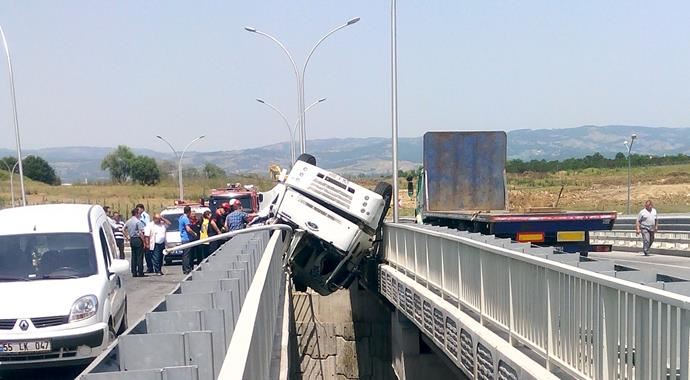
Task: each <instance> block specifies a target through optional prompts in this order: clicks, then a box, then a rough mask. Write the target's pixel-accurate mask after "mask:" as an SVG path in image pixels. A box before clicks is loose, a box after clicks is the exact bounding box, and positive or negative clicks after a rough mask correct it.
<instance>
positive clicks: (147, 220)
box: [137, 203, 151, 225]
mask: <svg viewBox="0 0 690 380" xmlns="http://www.w3.org/2000/svg"><path fill="white" fill-rule="evenodd" d="M137 208H138V209H139V219H140V220H141V221H142V222H144V225H147V224H149V223H151V216H149V214H148V213H147V212H146V209H145V208H144V205H143V204H141V203H139V204H138V205H137Z"/></svg>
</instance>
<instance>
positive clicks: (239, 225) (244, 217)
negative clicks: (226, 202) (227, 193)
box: [225, 199, 256, 231]
mask: <svg viewBox="0 0 690 380" xmlns="http://www.w3.org/2000/svg"><path fill="white" fill-rule="evenodd" d="M233 203H234V205H233V206H234V211H233V212H231V213H230V214H229V215H228V217H227V218H226V219H225V228H226V229H227V230H228V231H237V230H241V229H243V228H244V227H246V226H247V223H249V222H251V221H252V219H254V217H255V216H256V214H247V213H246V212H244V211H243V210H242V202H240V200H239V199H235V200H234V201H233Z"/></svg>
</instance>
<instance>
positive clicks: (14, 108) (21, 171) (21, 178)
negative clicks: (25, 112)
mask: <svg viewBox="0 0 690 380" xmlns="http://www.w3.org/2000/svg"><path fill="white" fill-rule="evenodd" d="M0 37H2V45H3V46H4V47H5V55H6V56H7V69H8V71H9V75H10V95H11V96H10V97H11V98H12V113H13V115H14V138H15V144H16V145H17V162H18V163H19V183H20V184H21V189H22V206H26V191H25V190H24V168H23V166H22V144H21V142H20V140H19V119H18V118H17V98H16V96H15V92H14V71H13V70H12V59H11V58H10V48H9V47H8V46H7V40H6V39H5V32H3V30H2V26H0ZM12 206H13V207H14V203H13V204H12Z"/></svg>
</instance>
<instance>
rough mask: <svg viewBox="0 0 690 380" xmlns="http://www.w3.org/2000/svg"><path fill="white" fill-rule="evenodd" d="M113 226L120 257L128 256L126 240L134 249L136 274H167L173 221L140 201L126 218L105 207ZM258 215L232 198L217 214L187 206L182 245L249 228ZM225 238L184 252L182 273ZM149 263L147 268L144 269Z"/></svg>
mask: <svg viewBox="0 0 690 380" xmlns="http://www.w3.org/2000/svg"><path fill="white" fill-rule="evenodd" d="M103 209H104V210H105V212H106V214H107V215H108V218H109V221H110V225H111V227H112V229H113V234H114V236H115V241H116V243H117V247H118V250H119V256H120V259H124V258H125V251H124V247H125V241H129V245H130V247H131V249H132V257H131V259H130V267H131V272H132V276H133V277H144V276H145V273H149V274H152V275H158V276H162V275H163V256H164V255H163V250H164V249H165V243H166V240H165V234H166V230H167V228H168V226H169V225H170V221H169V220H167V219H166V218H164V217H162V216H161V215H160V214H159V213H155V214H154V215H153V218H151V217H150V215H149V214H148V213H147V212H146V209H145V207H144V205H143V204H141V203H140V204H138V205H136V207H134V208H133V209H132V210H131V216H130V218H129V219H128V220H127V221H126V222H123V221H122V216H121V215H120V213H119V212H117V211H115V212H112V213H111V212H110V207H108V206H104V207H103ZM254 216H255V214H248V213H246V212H244V210H242V203H241V202H240V201H239V200H237V199H234V200H231V202H229V203H223V204H222V206H221V207H219V208H218V209H217V210H216V212H215V213H214V214H211V211H208V210H207V211H205V212H204V213H203V214H202V215H201V217H200V218H198V217H197V215H195V214H193V213H192V208H191V206H185V207H184V209H183V215H182V216H181V217H180V218H179V221H178V223H179V225H178V227H179V231H180V242H181V243H182V244H185V243H189V242H192V241H196V240H199V239H201V240H205V239H208V238H209V237H211V236H216V235H220V234H222V233H225V232H228V231H235V230H239V229H242V228H245V227H246V225H247V223H249V222H251V221H252V219H253V218H254ZM226 241H227V239H225V240H215V241H212V242H206V243H203V244H200V245H198V246H195V247H193V248H188V249H185V250H183V251H182V273H184V274H188V273H189V272H191V271H192V269H193V268H194V265H195V264H197V265H198V264H199V263H200V262H201V261H202V260H203V259H205V258H206V257H208V256H209V255H210V254H211V253H213V252H215V250H216V249H218V247H220V246H221V245H222V244H223V243H225V242H226ZM144 262H146V271H144Z"/></svg>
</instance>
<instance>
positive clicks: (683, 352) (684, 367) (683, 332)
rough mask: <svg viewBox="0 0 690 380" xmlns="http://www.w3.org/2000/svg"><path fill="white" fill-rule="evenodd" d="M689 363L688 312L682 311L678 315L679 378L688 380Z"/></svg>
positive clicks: (689, 333)
mask: <svg viewBox="0 0 690 380" xmlns="http://www.w3.org/2000/svg"><path fill="white" fill-rule="evenodd" d="M688 361H690V311H689V310H682V311H681V314H680V378H681V380H688V379H690V370H689V369H688Z"/></svg>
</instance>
